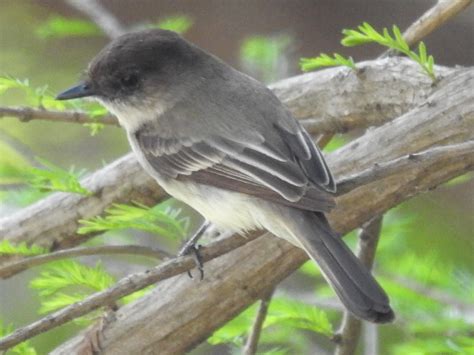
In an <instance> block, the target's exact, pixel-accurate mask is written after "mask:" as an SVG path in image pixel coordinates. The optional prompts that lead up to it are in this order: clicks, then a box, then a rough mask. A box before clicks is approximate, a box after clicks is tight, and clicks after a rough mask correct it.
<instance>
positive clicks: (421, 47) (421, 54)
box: [418, 42, 428, 63]
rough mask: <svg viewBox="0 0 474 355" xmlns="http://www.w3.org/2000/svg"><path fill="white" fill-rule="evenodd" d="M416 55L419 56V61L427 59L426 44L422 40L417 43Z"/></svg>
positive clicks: (424, 61)
mask: <svg viewBox="0 0 474 355" xmlns="http://www.w3.org/2000/svg"><path fill="white" fill-rule="evenodd" d="M418 53H419V54H418V56H419V58H420V62H421V63H426V62H427V61H428V60H427V57H426V46H425V44H424V43H423V42H420V43H419V44H418Z"/></svg>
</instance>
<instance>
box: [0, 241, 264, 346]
mask: <svg viewBox="0 0 474 355" xmlns="http://www.w3.org/2000/svg"><path fill="white" fill-rule="evenodd" d="M260 234H261V233H260ZM258 236H259V234H257V233H254V234H253V235H251V236H248V237H247V238H242V237H238V236H237V237H235V236H234V237H232V238H226V239H224V240H220V241H217V242H214V243H212V244H211V245H209V246H208V247H203V248H202V249H201V250H200V254H201V257H202V260H203V262H206V261H209V260H211V259H214V258H217V257H219V256H221V255H223V254H225V253H228V252H229V251H231V250H234V249H236V248H238V247H240V246H242V245H244V244H245V243H248V242H250V241H252V240H254V239H256V238H257V237H258ZM195 266H196V265H195V260H194V258H193V257H192V256H181V257H177V258H174V259H172V260H169V261H165V262H163V263H162V264H160V265H158V266H156V267H154V268H152V269H150V270H146V271H143V272H139V273H135V274H132V275H129V276H127V277H125V278H123V279H121V280H120V281H119V282H117V283H116V284H115V285H114V286H112V287H110V288H109V289H107V290H104V291H101V292H97V293H95V294H93V295H91V296H89V297H87V298H86V299H85V300H84V301H81V302H78V303H75V304H73V305H70V306H67V307H64V308H63V309H61V310H59V311H56V312H54V313H52V314H49V315H48V316H46V317H44V318H42V319H40V320H38V321H36V322H34V323H32V324H30V325H28V326H26V327H23V328H21V329H17V330H16V331H15V332H13V333H11V334H10V335H7V336H6V337H4V338H1V339H0V350H5V349H8V348H10V347H12V346H15V345H16V344H19V343H21V342H23V341H25V340H27V339H29V338H31V337H33V336H35V335H38V334H40V333H43V332H45V331H48V330H50V329H53V328H56V327H58V326H60V325H62V324H64V323H66V322H68V321H70V320H72V319H75V318H78V317H80V316H83V315H85V314H87V313H89V312H91V311H93V310H95V309H97V308H100V307H102V306H105V305H108V304H111V303H113V302H115V301H117V300H119V299H120V298H122V297H124V296H127V295H129V294H131V293H133V292H135V291H138V290H141V289H143V288H145V287H147V286H149V285H151V284H154V283H156V282H158V281H162V280H166V279H169V278H171V277H173V276H176V275H179V274H182V273H183V272H186V271H188V270H190V269H192V268H194V267H195Z"/></svg>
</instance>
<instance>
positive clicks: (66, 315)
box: [0, 142, 474, 349]
mask: <svg viewBox="0 0 474 355" xmlns="http://www.w3.org/2000/svg"><path fill="white" fill-rule="evenodd" d="M456 147H457V149H456ZM444 153H445V154H444V155H442V154H440V149H439V148H438V149H437V158H438V160H435V161H433V160H429V159H426V160H423V161H421V162H418V161H417V162H414V161H411V162H412V164H411V166H406V168H405V170H404V173H403V174H407V176H406V177H405V179H408V181H412V180H415V181H417V180H416V179H417V178H419V176H423V174H424V173H425V172H426V174H427V177H428V181H429V182H432V181H431V180H429V177H430V175H429V173H430V171H431V170H433V169H434V168H439V166H440V165H441V166H442V165H446V166H447V167H446V168H447V169H448V168H449V167H450V166H451V167H452V168H458V169H462V171H459V170H455V171H456V173H457V174H460V173H462V172H464V171H465V170H467V169H471V168H472V167H473V166H474V142H471V143H470V144H469V143H463V144H458V145H456V146H454V147H453V146H449V147H446V149H445V151H444ZM423 154H424V155H427V154H428V153H423ZM459 162H462V165H459ZM449 164H451V165H449ZM430 169H431V170H430ZM448 170H449V169H448ZM450 173H451V174H453V171H450ZM394 175H395V176H397V174H394ZM414 175H415V176H414ZM384 176H385V177H386V178H390V176H387V175H384ZM434 178H439V177H438V176H435V177H434ZM444 178H446V177H444ZM385 180H387V179H385ZM374 181H375V182H379V183H381V182H384V180H383V179H380V178H379V176H377V175H374ZM374 181H372V182H374ZM397 181H401V182H399V183H402V184H403V182H405V183H407V180H404V179H400V178H399V179H397ZM426 183H427V182H426V181H425V184H426ZM369 186H370V185H369ZM429 187H431V186H429ZM417 188H418V189H417ZM426 188H427V187H426V186H423V187H419V186H418V187H415V188H414V191H416V192H420V190H423V189H426ZM365 189H367V187H365ZM350 203H353V208H356V209H357V208H358V207H359V205H358V201H356V200H354V201H351V202H350ZM366 203H370V201H366ZM386 208H387V207H386ZM345 231H347V229H345ZM257 236H258V233H255V234H253V235H250V236H248V237H247V238H242V237H240V236H233V237H231V238H227V239H225V240H222V241H219V242H216V243H214V244H212V245H211V246H210V247H208V248H204V249H203V250H204V251H203V253H202V256H203V260H204V261H208V260H211V259H214V258H216V257H218V256H220V255H222V254H224V253H227V252H228V251H230V250H233V249H235V248H237V247H240V246H242V245H243V244H245V243H247V242H250V241H252V240H254V239H255V238H256V237H257ZM270 238H271V237H270ZM285 245H286V244H285V243H284V244H283V246H285ZM265 248H267V247H265ZM279 248H282V246H281V245H280V246H279ZM265 250H269V249H268V248H267V249H265ZM265 250H264V251H265ZM285 250H286V249H285ZM249 252H250V253H251V251H249ZM269 252H270V251H269ZM280 252H281V250H280V251H278V253H277V254H279V253H280ZM295 255H300V256H302V257H303V258H298V259H296V262H299V263H301V262H302V261H304V258H305V254H304V253H302V252H301V251H299V254H298V252H296V254H295ZM246 257H249V256H248V255H247V256H246ZM364 258H365V257H364ZM183 260H185V261H183V262H182V263H181V258H179V259H174V260H171V261H170V262H167V263H165V264H162V265H160V266H157V267H156V268H154V269H152V270H151V271H147V272H144V273H139V274H134V275H130V276H128V277H126V278H124V279H123V280H122V281H120V282H119V283H118V284H117V285H115V286H113V287H112V288H110V289H109V290H107V291H104V292H101V293H97V294H95V295H93V296H91V297H89V298H88V299H87V300H86V301H83V302H81V303H80V304H76V305H72V306H70V307H67V308H65V309H63V310H61V311H58V312H56V313H54V314H52V315H49V316H47V317H46V318H44V319H42V320H40V321H38V322H36V323H33V324H32V325H30V326H27V327H25V328H23V329H21V330H19V331H17V332H15V333H13V334H12V335H11V336H9V337H7V338H4V339H2V340H1V341H0V349H2V346H5V347H8V346H12V345H14V344H15V343H17V342H19V341H23V340H25V339H28V338H29V337H32V336H34V335H36V334H39V333H41V332H44V331H46V330H49V329H51V328H53V327H56V326H59V325H61V324H64V323H65V322H67V321H69V320H71V319H74V318H76V317H79V316H82V315H84V314H86V313H88V312H90V311H92V310H94V309H96V308H99V307H101V306H105V305H107V304H109V303H111V302H114V301H116V300H118V299H119V298H121V297H123V296H126V295H128V294H130V293H133V292H135V291H136V290H138V289H140V288H143V287H146V286H149V285H150V284H153V283H155V282H157V281H159V280H164V279H167V278H169V277H171V276H174V275H177V274H179V273H182V272H184V271H187V270H189V269H190V268H192V267H194V263H193V262H188V261H189V260H192V259H183ZM242 260H245V258H244V259H242ZM235 262H237V260H236V261H235ZM256 262H258V258H257V259H255V260H254V263H256ZM275 262H278V261H275ZM292 262H294V260H291V261H290V264H291V265H293V263H292ZM163 265H167V266H166V267H164V266H163ZM208 265H210V264H209V263H206V268H207V269H208V268H209V266H208ZM254 266H255V265H254ZM235 268H236V269H238V268H239V265H237V264H236V265H235ZM208 273H209V271H207V272H206V275H207V276H206V280H207V279H208V278H209V275H208ZM129 279H132V280H133V282H129ZM206 280H205V281H206ZM205 281H204V282H205ZM260 281H261V282H266V281H264V280H260ZM266 285H267V287H271V286H272V284H270V285H268V284H266ZM137 287H138V288H137ZM264 291H266V292H268V289H264ZM262 292H263V291H262Z"/></svg>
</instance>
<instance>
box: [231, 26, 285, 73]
mask: <svg viewBox="0 0 474 355" xmlns="http://www.w3.org/2000/svg"><path fill="white" fill-rule="evenodd" d="M290 43H291V38H290V37H289V36H287V35H281V36H274V37H266V36H251V37H249V38H247V39H245V41H244V42H243V43H242V45H241V47H240V60H241V61H242V63H243V64H244V66H246V67H247V68H248V69H249V70H251V71H254V72H257V73H260V75H261V76H262V77H263V80H264V81H265V82H270V81H273V80H275V79H276V77H275V74H276V73H277V72H278V65H279V62H280V60H281V57H282V55H283V53H284V51H285V50H286V49H287V48H288V46H289V45H290Z"/></svg>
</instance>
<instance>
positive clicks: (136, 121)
mask: <svg viewBox="0 0 474 355" xmlns="http://www.w3.org/2000/svg"><path fill="white" fill-rule="evenodd" d="M98 101H99V102H100V103H101V104H102V105H104V106H105V107H106V108H107V109H108V110H109V111H110V112H111V113H112V114H114V115H115V116H117V118H118V120H119V123H120V126H122V127H123V128H125V130H126V131H127V132H135V131H136V130H137V129H138V128H139V127H140V126H142V125H143V124H144V123H147V122H150V121H153V120H156V118H157V117H159V116H161V115H162V114H163V113H164V112H166V111H167V110H168V109H169V107H168V106H169V105H164V104H162V103H160V102H156V101H155V102H154V103H153V104H143V105H141V106H139V107H136V106H133V105H127V104H125V103H122V102H110V101H103V100H100V99H98Z"/></svg>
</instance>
